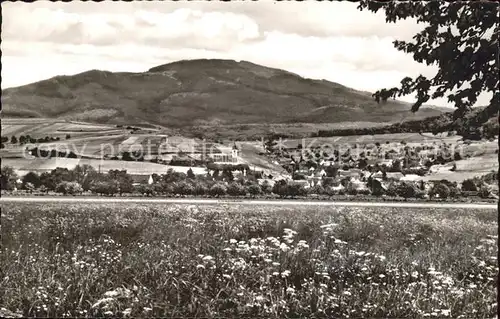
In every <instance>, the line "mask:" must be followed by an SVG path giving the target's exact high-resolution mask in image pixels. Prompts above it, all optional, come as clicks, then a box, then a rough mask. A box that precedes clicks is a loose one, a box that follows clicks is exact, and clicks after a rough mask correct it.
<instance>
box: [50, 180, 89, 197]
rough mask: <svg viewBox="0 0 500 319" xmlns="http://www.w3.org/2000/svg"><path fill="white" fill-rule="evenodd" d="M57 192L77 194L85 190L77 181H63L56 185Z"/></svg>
mask: <svg viewBox="0 0 500 319" xmlns="http://www.w3.org/2000/svg"><path fill="white" fill-rule="evenodd" d="M56 192H58V193H63V194H64V195H68V194H69V195H75V194H79V193H82V192H83V188H82V186H81V185H80V184H79V183H77V182H66V181H64V182H61V183H59V184H57V186H56Z"/></svg>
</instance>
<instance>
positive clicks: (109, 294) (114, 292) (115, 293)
mask: <svg viewBox="0 0 500 319" xmlns="http://www.w3.org/2000/svg"><path fill="white" fill-rule="evenodd" d="M118 295H120V292H119V291H117V290H111V291H106V292H105V293H104V297H110V298H114V297H117V296H118Z"/></svg>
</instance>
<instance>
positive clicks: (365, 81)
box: [1, 0, 489, 106]
mask: <svg viewBox="0 0 500 319" xmlns="http://www.w3.org/2000/svg"><path fill="white" fill-rule="evenodd" d="M2 11H3V14H2V15H3V21H2V43H1V49H2V88H8V87H14V86H20V85H24V84H28V83H32V82H36V81H40V80H44V79H47V78H50V77H53V76H56V75H72V74H77V73H80V72H84V71H88V70H92V69H98V70H108V71H114V72H117V71H120V72H143V71H146V70H148V69H149V68H151V67H154V66H158V65H162V64H166V63H169V62H173V61H177V60H184V59H199V58H207V59H210V58H214V59H215V58H217V59H233V60H237V61H240V60H245V61H250V62H253V63H257V64H261V65H264V66H269V67H274V68H280V69H285V70H287V71H290V72H294V73H296V74H299V75H301V76H303V77H306V78H312V79H325V80H328V81H332V82H337V83H340V84H343V85H346V86H348V87H352V88H354V89H358V90H364V91H369V92H374V91H376V90H378V89H381V88H387V87H393V86H397V85H398V84H399V82H400V81H401V79H402V78H404V77H406V76H412V77H413V76H418V75H419V74H423V75H425V76H433V74H435V72H436V70H437V69H436V68H435V67H432V66H426V65H425V64H419V63H417V62H414V61H413V59H412V57H411V56H410V55H407V54H405V53H403V52H399V51H397V50H396V49H395V48H394V46H393V44H392V41H394V40H395V39H398V40H411V38H412V36H413V35H415V34H416V33H417V32H418V31H419V30H421V29H422V28H423V27H424V26H423V25H421V24H417V23H416V22H415V21H413V20H405V21H400V22H398V23H397V24H387V23H385V16H384V14H383V13H382V12H379V13H377V14H374V13H372V12H369V11H359V10H358V9H357V4H355V3H350V2H317V1H308V2H273V1H265V0H264V1H262V0H261V1H258V2H194V1H192V2H186V1H179V2H170V1H168V2H156V1H154V2H111V1H109V2H108V1H105V2H99V3H95V2H81V1H73V2H67V3H63V2H48V1H38V2H35V3H23V2H4V3H2ZM401 99H402V100H405V101H408V102H412V101H414V97H413V96H408V97H404V98H401ZM488 101H489V97H488V96H486V97H484V96H482V97H480V100H479V103H481V104H486V103H487V102H488ZM429 104H433V105H439V106H449V104H448V102H447V100H446V98H443V99H438V100H433V101H431V102H430V103H429Z"/></svg>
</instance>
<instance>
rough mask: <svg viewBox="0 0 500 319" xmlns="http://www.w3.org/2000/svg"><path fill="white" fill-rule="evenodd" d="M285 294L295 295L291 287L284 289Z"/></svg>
mask: <svg viewBox="0 0 500 319" xmlns="http://www.w3.org/2000/svg"><path fill="white" fill-rule="evenodd" d="M286 292H287V293H289V294H294V293H295V289H293V288H292V287H288V288H286Z"/></svg>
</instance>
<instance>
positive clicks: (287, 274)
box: [281, 270, 290, 278]
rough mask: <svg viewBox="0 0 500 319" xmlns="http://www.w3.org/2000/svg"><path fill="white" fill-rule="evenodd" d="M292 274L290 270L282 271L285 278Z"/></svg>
mask: <svg viewBox="0 0 500 319" xmlns="http://www.w3.org/2000/svg"><path fill="white" fill-rule="evenodd" d="M289 275H290V270H285V271H284V272H282V273H281V277H283V278H285V277H288V276H289Z"/></svg>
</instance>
